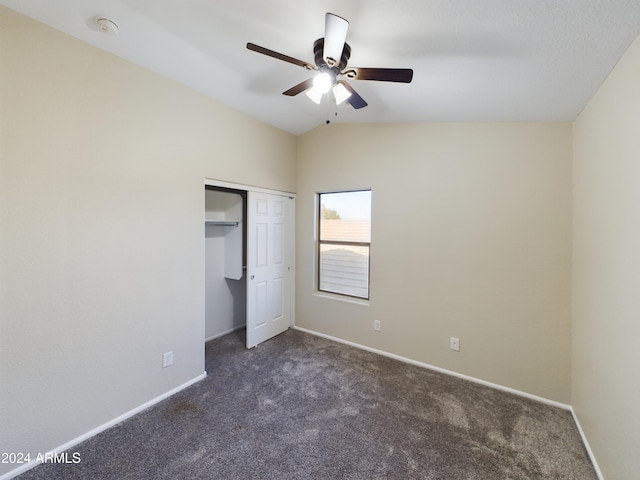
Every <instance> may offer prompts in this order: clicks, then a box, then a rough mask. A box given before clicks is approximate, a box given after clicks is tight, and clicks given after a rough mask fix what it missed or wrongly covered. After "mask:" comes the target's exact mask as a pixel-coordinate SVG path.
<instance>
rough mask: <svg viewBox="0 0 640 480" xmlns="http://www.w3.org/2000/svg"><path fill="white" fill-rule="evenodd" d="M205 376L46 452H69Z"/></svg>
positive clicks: (2, 479)
mask: <svg viewBox="0 0 640 480" xmlns="http://www.w3.org/2000/svg"><path fill="white" fill-rule="evenodd" d="M206 376H207V372H204V373H203V374H201V375H198V376H197V377H195V378H192V379H191V380H189V381H188V382H186V383H183V384H182V385H180V386H178V387H176V388H174V389H171V390H169V391H168V392H165V393H163V394H162V395H160V396H158V397H156V398H154V399H152V400H149V401H148V402H146V403H143V404H142V405H140V406H138V407H136V408H134V409H133V410H129V411H128V412H126V413H123V414H122V415H120V416H119V417H116V418H114V419H113V420H110V421H108V422H107V423H104V424H102V425H100V426H99V427H96V428H94V429H93V430H91V431H89V432H87V433H84V434H82V435H80V436H79V437H76V438H74V439H73V440H70V441H68V442H67V443H65V444H63V445H60V446H59V447H57V448H55V449H53V450H51V451H50V452H47V453H48V454H54V455H55V454H60V453H62V452H64V451H65V450H69V449H70V448H72V447H75V446H76V445H78V444H79V443H81V442H84V441H85V440H88V439H89V438H91V437H94V436H96V435H97V434H99V433H101V432H104V431H105V430H107V429H108V428H111V427H113V426H114V425H117V424H118V423H120V422H122V421H124V420H126V419H127V418H129V417H133V416H134V415H136V414H138V413H140V412H142V411H143V410H146V409H147V408H149V407H152V406H153V405H155V404H156V403H158V402H161V401H162V400H164V399H166V398H169V397H170V396H172V395H175V394H176V393H178V392H179V391H181V390H184V389H185V388H187V387H189V386H191V385H193V384H194V383H197V382H199V381H200V380H203V379H204V378H205V377H206ZM36 465H38V462H36V461H35V460H32V461H30V462H28V463H24V464H22V465H20V466H19V467H18V468H14V469H13V470H11V471H9V472H7V473H5V474H3V475H2V476H0V480H9V479H10V478H14V477H16V476H18V475H20V474H21V473H24V472H26V471H27V470H31V469H32V468H33V467H35V466H36Z"/></svg>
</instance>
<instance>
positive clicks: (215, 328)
mask: <svg viewBox="0 0 640 480" xmlns="http://www.w3.org/2000/svg"><path fill="white" fill-rule="evenodd" d="M246 218H247V192H246V191H244V190H237V189H233V188H226V187H217V186H212V185H206V186H205V240H204V241H205V245H204V250H205V306H204V311H205V342H207V341H209V340H213V339H214V338H217V337H221V336H223V335H226V334H228V333H231V332H233V331H237V332H238V334H239V335H242V337H243V341H244V337H245V330H244V329H245V328H246V322H247V315H246V312H247V279H246V271H247V228H246Z"/></svg>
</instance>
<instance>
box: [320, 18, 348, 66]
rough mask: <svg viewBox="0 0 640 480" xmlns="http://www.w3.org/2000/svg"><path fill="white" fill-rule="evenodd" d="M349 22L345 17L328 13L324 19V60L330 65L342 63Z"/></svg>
mask: <svg viewBox="0 0 640 480" xmlns="http://www.w3.org/2000/svg"><path fill="white" fill-rule="evenodd" d="M347 30H349V22H347V21H346V20H345V19H344V18H342V17H339V16H337V15H334V14H333V13H327V14H326V15H325V20H324V52H323V54H322V56H323V58H324V61H325V62H327V65H329V66H330V67H332V66H334V65H337V64H338V63H340V58H341V57H342V49H343V48H344V42H345V41H346V40H347Z"/></svg>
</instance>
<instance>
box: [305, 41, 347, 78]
mask: <svg viewBox="0 0 640 480" xmlns="http://www.w3.org/2000/svg"><path fill="white" fill-rule="evenodd" d="M323 52H324V38H319V39H317V40H316V41H315V42H313V59H314V61H315V63H316V65H317V66H318V68H319V69H321V70H322V68H323V67H330V68H331V69H332V70H334V75H335V76H336V77H337V76H338V74H340V72H342V69H343V68H345V67H346V66H347V62H348V61H349V57H350V56H351V47H350V46H349V44H348V43H345V44H344V48H343V49H342V56H341V57H340V62H338V63H335V62H334V64H333V65H328V64H327V62H325V60H324V58H323ZM331 60H333V59H331Z"/></svg>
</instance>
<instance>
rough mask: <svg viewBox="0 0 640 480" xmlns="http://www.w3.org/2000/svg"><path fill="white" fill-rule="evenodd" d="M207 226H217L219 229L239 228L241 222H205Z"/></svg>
mask: <svg viewBox="0 0 640 480" xmlns="http://www.w3.org/2000/svg"><path fill="white" fill-rule="evenodd" d="M204 223H205V225H216V226H219V227H237V226H238V224H239V223H240V222H237V221H232V220H205V221H204Z"/></svg>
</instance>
